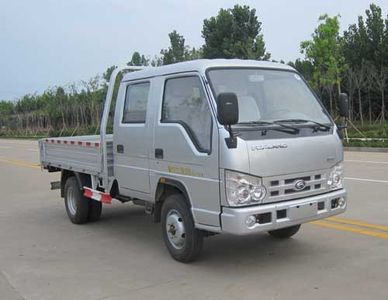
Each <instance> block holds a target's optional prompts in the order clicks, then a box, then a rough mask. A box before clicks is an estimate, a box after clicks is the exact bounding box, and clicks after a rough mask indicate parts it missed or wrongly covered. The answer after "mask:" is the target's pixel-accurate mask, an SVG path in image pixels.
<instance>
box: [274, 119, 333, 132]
mask: <svg viewBox="0 0 388 300" xmlns="http://www.w3.org/2000/svg"><path fill="white" fill-rule="evenodd" d="M274 123H275V124H278V123H280V124H283V123H294V124H297V123H313V124H315V125H317V126H314V129H315V130H321V131H329V130H330V128H331V126H329V125H326V124H323V123H319V122H316V121H313V120H305V119H284V120H276V121H274Z"/></svg>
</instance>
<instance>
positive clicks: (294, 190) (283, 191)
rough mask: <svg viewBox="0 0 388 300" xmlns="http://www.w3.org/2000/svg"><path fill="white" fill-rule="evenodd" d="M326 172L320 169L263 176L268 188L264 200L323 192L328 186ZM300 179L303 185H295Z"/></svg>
mask: <svg viewBox="0 0 388 300" xmlns="http://www.w3.org/2000/svg"><path fill="white" fill-rule="evenodd" d="M327 174H328V171H327V170H321V171H316V172H307V173H299V174H291V175H288V176H287V175H285V176H276V177H267V178H263V180H264V184H265V185H266V186H267V189H268V195H267V198H266V199H265V201H264V202H265V203H270V202H279V201H285V200H291V199H296V198H301V197H306V196H310V195H315V194H320V193H323V192H325V191H326V190H327V188H328V187H327V184H326V178H327ZM302 180H303V182H304V184H305V185H304V187H303V186H302V187H301V186H300V185H298V186H296V184H297V182H299V183H300V181H302Z"/></svg>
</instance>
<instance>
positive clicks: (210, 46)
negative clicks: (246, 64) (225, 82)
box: [202, 5, 270, 60]
mask: <svg viewBox="0 0 388 300" xmlns="http://www.w3.org/2000/svg"><path fill="white" fill-rule="evenodd" d="M261 25H262V23H261V22H259V21H258V18H257V16H256V10H255V9H250V8H249V6H246V5H244V6H240V5H235V6H234V7H233V8H231V9H221V10H220V11H219V12H218V15H217V16H216V17H211V18H210V19H205V20H204V22H203V29H202V37H203V38H204V39H205V45H204V46H203V56H204V57H205V58H242V59H264V60H268V59H269V58H270V54H269V53H268V52H266V49H265V43H264V38H263V34H262V33H261Z"/></svg>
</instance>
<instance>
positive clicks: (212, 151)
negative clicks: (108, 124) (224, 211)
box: [150, 72, 220, 226]
mask: <svg viewBox="0 0 388 300" xmlns="http://www.w3.org/2000/svg"><path fill="white" fill-rule="evenodd" d="M162 79H163V82H161V85H162V86H163V87H162V90H163V93H162V95H161V98H162V99H161V100H162V101H161V102H162V103H161V105H160V104H159V111H158V118H157V121H156V124H155V133H154V141H155V142H154V153H153V157H152V156H151V159H150V165H151V170H152V171H151V182H152V184H156V181H157V180H159V178H160V177H161V176H162V177H164V178H166V179H171V180H176V181H177V182H179V183H181V184H182V185H183V186H184V187H185V188H186V190H187V194H188V195H189V197H190V199H189V200H190V201H191V204H192V211H193V216H194V219H195V221H196V223H201V224H204V225H210V226H219V211H220V204H219V170H218V131H217V126H216V123H215V121H214V113H213V110H212V107H211V105H210V101H209V100H208V96H207V92H206V89H205V86H204V84H203V82H202V79H201V77H200V75H199V74H198V73H195V72H190V73H187V74H184V75H181V74H180V75H172V76H168V77H165V78H162Z"/></svg>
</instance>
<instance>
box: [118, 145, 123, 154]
mask: <svg viewBox="0 0 388 300" xmlns="http://www.w3.org/2000/svg"><path fill="white" fill-rule="evenodd" d="M116 150H117V153H124V145H117V146H116Z"/></svg>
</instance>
